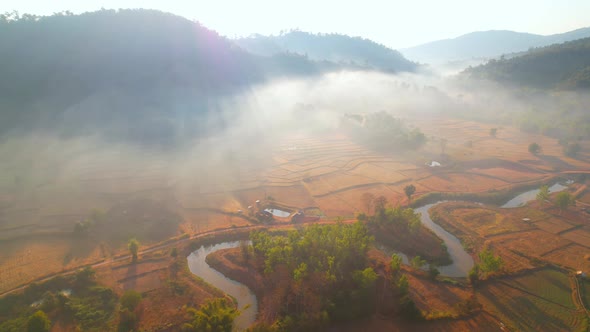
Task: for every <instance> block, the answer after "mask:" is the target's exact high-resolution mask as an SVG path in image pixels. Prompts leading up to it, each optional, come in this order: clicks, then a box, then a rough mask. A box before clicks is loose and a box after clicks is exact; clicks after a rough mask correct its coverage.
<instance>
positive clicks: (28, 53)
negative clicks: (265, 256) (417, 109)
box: [0, 10, 342, 142]
mask: <svg viewBox="0 0 590 332" xmlns="http://www.w3.org/2000/svg"><path fill="white" fill-rule="evenodd" d="M0 45H1V47H0V59H1V61H0V115H1V116H2V121H1V122H0V134H2V133H3V132H5V131H7V130H12V131H15V130H18V129H17V128H21V127H26V128H32V129H39V128H52V127H57V128H58V129H59V130H60V131H61V132H62V133H63V134H65V135H77V134H80V133H85V134H88V133H89V132H90V133H92V132H94V131H100V132H101V133H105V131H106V135H107V136H108V137H123V138H127V139H132V140H137V141H142V142H144V141H150V140H156V141H160V140H166V139H171V138H173V137H174V135H177V134H178V132H176V131H175V130H174V128H175V125H174V123H175V122H180V123H186V122H187V121H188V120H189V119H194V118H197V119H198V118H199V117H201V118H202V117H203V113H204V112H208V111H210V110H211V109H212V106H211V105H213V104H214V101H215V100H216V99H215V98H217V96H223V95H227V94H231V93H234V92H236V91H238V90H240V89H244V88H248V87H249V86H251V85H252V84H254V83H258V82H262V81H264V80H266V79H269V78H273V77H277V76H297V75H316V74H319V73H322V72H325V71H329V70H337V69H340V68H342V66H341V65H336V64H334V63H329V62H314V61H311V60H309V59H307V58H305V57H304V56H299V55H296V54H277V55H274V56H272V57H262V56H257V55H252V54H250V53H248V52H246V51H244V50H242V49H241V48H239V47H237V46H236V45H235V44H234V43H233V42H232V41H230V40H228V39H226V38H224V37H221V36H219V35H218V34H217V33H216V32H214V31H211V30H208V29H207V28H205V27H203V26H201V25H199V24H198V23H195V22H192V21H189V20H187V19H185V18H182V17H179V16H175V15H172V14H167V13H162V12H159V11H153V10H119V11H115V10H101V11H97V12H91V13H84V14H81V15H71V14H68V13H62V14H56V15H53V16H48V17H35V16H32V15H23V16H21V17H9V16H6V15H2V16H0ZM209 115H211V113H209ZM213 116H214V114H213V115H211V117H213ZM209 120H210V119H209ZM199 122H200V123H203V125H202V127H200V128H199V127H198V126H195V127H193V126H190V128H188V129H187V131H190V132H191V133H195V132H199V130H211V129H209V128H210V127H211V126H210V124H211V123H212V122H211V121H209V122H207V125H205V124H204V123H205V121H197V123H199ZM130 124H133V126H130ZM185 127H189V126H185Z"/></svg>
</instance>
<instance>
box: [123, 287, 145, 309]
mask: <svg viewBox="0 0 590 332" xmlns="http://www.w3.org/2000/svg"><path fill="white" fill-rule="evenodd" d="M120 301H121V306H122V307H123V308H125V309H128V310H129V311H133V310H135V308H136V307H137V305H138V304H139V302H140V301H141V293H139V292H136V291H134V290H128V291H125V293H123V296H121V300H120Z"/></svg>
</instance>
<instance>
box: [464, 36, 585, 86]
mask: <svg viewBox="0 0 590 332" xmlns="http://www.w3.org/2000/svg"><path fill="white" fill-rule="evenodd" d="M463 74H464V75H466V76H469V77H471V78H477V79H490V80H494V81H498V82H502V83H506V84H510V85H518V86H525V87H533V88H538V89H588V88H590V38H584V39H578V40H575V41H570V42H566V43H563V44H555V45H551V46H546V47H540V48H535V49H532V50H530V51H528V52H525V53H524V54H523V55H520V56H517V57H513V58H510V59H500V60H490V61H489V62H488V63H487V64H485V65H482V66H478V67H474V68H469V69H467V70H466V71H465V72H464V73H463Z"/></svg>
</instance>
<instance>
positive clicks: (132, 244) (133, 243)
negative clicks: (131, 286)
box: [127, 238, 139, 263]
mask: <svg viewBox="0 0 590 332" xmlns="http://www.w3.org/2000/svg"><path fill="white" fill-rule="evenodd" d="M127 248H129V252H131V258H132V261H133V262H134V263H135V262H137V252H138V251H139V241H137V239H136V238H132V239H130V240H129V243H127Z"/></svg>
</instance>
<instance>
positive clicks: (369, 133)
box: [342, 111, 426, 151]
mask: <svg viewBox="0 0 590 332" xmlns="http://www.w3.org/2000/svg"><path fill="white" fill-rule="evenodd" d="M342 124H343V128H344V129H346V130H347V131H348V132H349V133H350V135H351V136H352V137H353V138H354V139H356V140H358V141H359V142H361V143H363V144H365V145H367V146H369V147H371V148H374V149H377V150H384V151H391V150H392V149H417V148H419V147H421V146H422V145H424V143H426V136H425V135H424V133H422V131H420V129H418V128H409V127H408V126H407V125H406V124H405V123H404V121H403V120H401V119H399V118H396V117H394V116H393V115H391V114H389V113H387V112H384V111H382V112H375V113H369V114H367V115H365V116H364V117H363V118H362V120H361V121H359V120H358V119H357V118H355V117H354V116H351V115H348V116H345V117H344V118H343V121H342Z"/></svg>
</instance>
